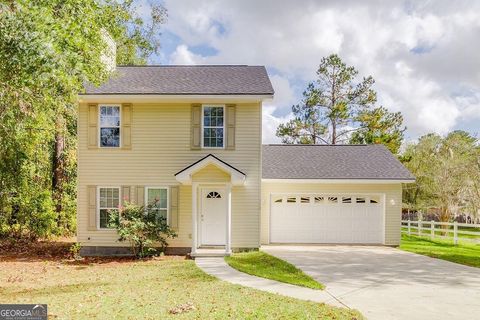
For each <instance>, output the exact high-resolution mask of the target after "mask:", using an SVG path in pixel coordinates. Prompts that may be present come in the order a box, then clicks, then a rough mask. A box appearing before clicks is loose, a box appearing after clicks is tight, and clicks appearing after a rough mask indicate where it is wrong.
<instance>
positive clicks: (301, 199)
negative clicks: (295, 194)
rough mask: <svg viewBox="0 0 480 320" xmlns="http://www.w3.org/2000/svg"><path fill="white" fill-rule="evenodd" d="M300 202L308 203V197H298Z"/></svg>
mask: <svg viewBox="0 0 480 320" xmlns="http://www.w3.org/2000/svg"><path fill="white" fill-rule="evenodd" d="M300 203H310V197H300Z"/></svg>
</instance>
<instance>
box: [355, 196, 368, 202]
mask: <svg viewBox="0 0 480 320" xmlns="http://www.w3.org/2000/svg"><path fill="white" fill-rule="evenodd" d="M356 202H357V203H365V202H366V200H365V198H364V197H357V201H356Z"/></svg>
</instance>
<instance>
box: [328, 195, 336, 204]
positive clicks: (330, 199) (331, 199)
mask: <svg viewBox="0 0 480 320" xmlns="http://www.w3.org/2000/svg"><path fill="white" fill-rule="evenodd" d="M337 202H338V198H337V197H328V198H327V203H329V204H332V203H337Z"/></svg>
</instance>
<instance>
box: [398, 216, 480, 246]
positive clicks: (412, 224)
mask: <svg viewBox="0 0 480 320" xmlns="http://www.w3.org/2000/svg"><path fill="white" fill-rule="evenodd" d="M426 226H427V227H426ZM437 226H439V227H440V228H437ZM459 227H461V228H462V229H459ZM465 228H472V229H473V231H470V230H464V229H465ZM477 229H480V224H468V223H458V222H456V221H455V222H453V223H451V222H436V221H421V220H402V233H404V234H408V235H417V236H423V237H424V236H428V235H430V238H431V239H434V238H435V237H439V238H449V239H452V238H453V243H454V244H458V238H461V239H462V240H467V241H475V242H480V232H479V231H477ZM424 231H427V232H424ZM465 236H470V237H465Z"/></svg>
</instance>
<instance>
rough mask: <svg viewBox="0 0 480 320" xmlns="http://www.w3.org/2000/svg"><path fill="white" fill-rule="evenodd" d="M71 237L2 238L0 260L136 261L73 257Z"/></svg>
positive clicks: (107, 263)
mask: <svg viewBox="0 0 480 320" xmlns="http://www.w3.org/2000/svg"><path fill="white" fill-rule="evenodd" d="M74 240H75V239H73V238H70V239H69V238H62V239H58V240H55V241H52V240H36V241H32V240H27V239H2V240H0V260H1V261H5V262H38V261H54V262H57V263H60V264H68V265H79V266H81V265H89V264H103V265H106V266H115V265H118V264H121V263H127V262H132V261H137V260H138V259H136V258H135V257H83V258H81V259H75V258H74V254H73V253H72V252H71V250H70V248H71V247H72V245H74V244H75V241H74ZM185 259H187V257H186V256H158V257H150V258H146V259H142V260H143V261H149V260H152V261H162V260H185Z"/></svg>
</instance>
